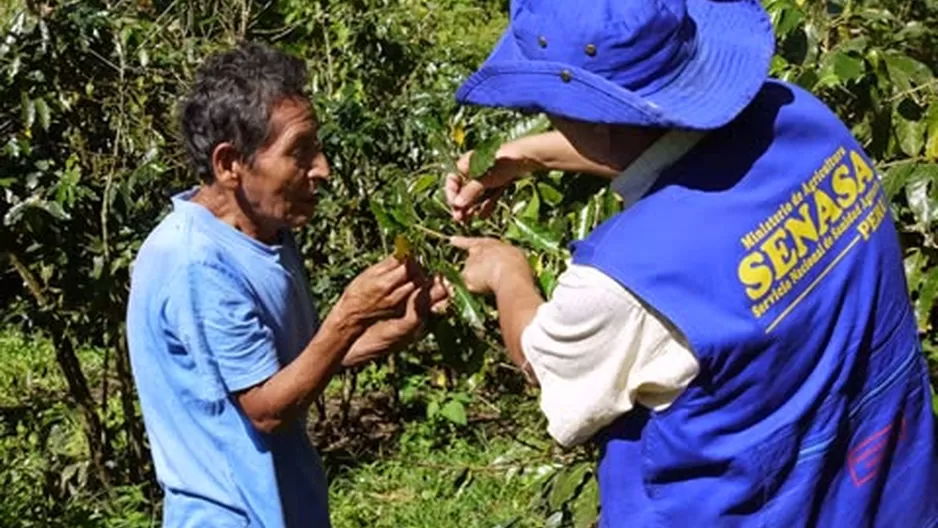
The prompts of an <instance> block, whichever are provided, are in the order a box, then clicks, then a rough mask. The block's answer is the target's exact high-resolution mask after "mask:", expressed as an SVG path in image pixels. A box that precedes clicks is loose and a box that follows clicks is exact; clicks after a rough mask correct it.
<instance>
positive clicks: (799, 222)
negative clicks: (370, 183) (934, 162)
mask: <svg viewBox="0 0 938 528" xmlns="http://www.w3.org/2000/svg"><path fill="white" fill-rule="evenodd" d="M773 51H774V36H773V30H772V26H771V24H770V21H769V18H768V16H767V14H766V12H765V11H764V10H763V8H762V7H761V6H760V4H759V2H758V1H756V0H736V1H727V0H723V1H717V0H657V1H648V0H595V1H593V2H587V3H584V2H578V1H573V0H527V1H513V2H512V3H511V13H510V25H509V27H508V30H507V31H506V32H505V34H504V36H503V37H502V38H501V40H500V41H499V42H498V44H497V46H496V47H495V49H494V51H493V52H492V53H491V55H490V57H489V58H488V60H487V61H486V62H485V64H483V65H482V67H481V68H480V69H479V71H477V72H476V73H474V74H473V75H472V76H471V77H470V78H469V79H468V80H467V81H466V82H465V83H464V84H463V85H462V86H461V87H460V89H459V91H458V92H457V100H458V101H460V102H461V103H466V104H474V105H482V106H489V107H501V108H512V109H519V110H524V111H533V112H542V113H545V114H546V115H548V116H549V118H550V120H551V123H552V124H553V128H554V130H553V131H551V132H548V133H545V134H540V135H536V136H531V137H526V138H522V139H520V140H517V141H514V142H511V143H508V144H505V145H503V146H502V147H501V148H500V149H499V151H498V153H497V155H496V157H497V161H496V164H495V166H494V167H493V168H492V169H491V170H490V171H489V172H488V173H487V174H485V175H484V176H483V177H482V178H481V179H478V180H471V179H469V178H468V177H467V173H468V163H467V162H468V155H467V156H464V157H463V158H462V159H461V160H460V162H459V163H458V166H459V167H460V171H461V172H462V174H455V175H450V176H449V177H448V179H447V184H446V193H447V199H448V200H449V202H450V205H451V207H452V214H453V217H454V219H456V220H457V221H465V220H466V219H467V218H470V217H472V216H473V215H485V214H487V213H488V212H490V211H491V208H492V204H493V203H494V200H495V199H497V193H498V190H499V189H501V188H503V187H504V186H506V185H507V184H509V183H510V182H511V181H512V180H514V179H515V178H516V177H518V176H519V175H520V174H523V173H526V172H529V171H531V170H534V169H552V170H565V171H573V172H583V173H589V174H594V175H597V176H601V177H605V178H608V179H609V180H610V182H611V186H612V189H613V190H614V191H615V192H617V193H618V194H619V195H620V196H621V197H622V200H623V202H624V203H623V210H622V211H621V212H620V213H619V214H617V215H615V216H614V217H612V218H611V219H610V220H608V221H606V222H604V223H602V224H601V225H600V226H599V227H598V228H597V229H596V230H595V231H593V232H592V233H591V234H590V235H589V236H588V237H586V238H585V239H584V240H582V241H579V242H577V243H575V244H574V245H573V247H572V254H573V258H572V262H571V264H570V266H569V268H568V269H567V270H566V271H565V272H564V273H563V275H562V276H561V277H560V278H559V281H558V285H557V287H556V289H555V291H554V292H553V294H552V296H551V298H550V300H548V301H546V302H545V301H544V300H543V299H542V297H541V296H540V294H539V293H538V290H537V288H536V287H535V283H534V281H533V279H532V272H531V269H530V268H529V266H528V263H527V261H526V259H525V256H524V254H523V253H522V252H521V251H520V250H518V249H516V248H513V247H512V246H510V245H508V244H506V243H503V242H500V241H497V240H493V239H485V238H454V239H453V243H454V244H455V245H456V246H458V247H461V248H463V249H465V250H466V251H467V259H466V264H465V269H464V271H463V274H464V279H465V281H466V284H467V285H468V286H469V288H470V289H471V290H472V291H475V292H479V293H490V294H493V295H494V297H495V300H496V303H497V307H498V310H499V316H500V323H501V328H502V334H503V338H504V341H505V345H506V348H507V350H508V354H509V356H510V357H511V358H512V360H513V361H514V362H515V363H516V364H517V365H518V366H519V367H520V368H522V369H524V370H525V371H526V372H527V373H528V375H529V376H531V377H532V378H533V381H534V382H536V383H537V384H539V385H540V388H541V397H540V398H541V399H540V405H541V409H542V410H543V412H544V414H545V415H546V416H547V418H548V424H549V425H548V431H549V433H550V434H551V435H552V436H553V437H554V438H555V439H556V440H557V441H558V442H559V443H561V444H563V445H575V444H578V443H581V442H585V441H588V440H593V441H595V442H596V443H597V444H598V446H599V448H600V459H599V463H598V479H599V487H600V503H601V515H600V525H601V526H603V527H620V526H621V527H626V526H628V527H643V526H675V527H684V526H831V527H847V526H851V527H853V526H896V527H899V526H901V527H909V528H911V527H932V526H936V525H938V451H936V430H935V419H934V416H933V414H932V410H931V406H930V394H929V393H930V388H929V382H928V374H927V370H926V365H925V362H924V358H923V354H922V350H921V345H920V342H919V340H918V335H917V329H916V325H915V322H914V318H913V314H912V310H911V308H910V300H909V296H908V292H907V288H906V283H905V278H904V271H903V265H902V253H901V250H900V246H899V241H898V237H897V233H896V229H895V227H894V225H893V222H892V218H891V216H890V212H889V205H888V203H887V197H886V196H885V194H884V192H883V187H882V185H881V184H880V181H879V177H878V175H877V173H876V171H875V169H874V168H873V167H874V166H873V163H872V162H871V160H870V159H869V158H868V157H867V155H866V154H865V153H864V151H863V149H862V148H861V146H860V145H859V144H858V143H857V141H855V139H854V138H853V137H851V134H850V132H849V130H848V129H847V128H846V127H845V126H844V124H843V123H842V122H841V121H840V120H839V119H838V118H837V117H836V116H835V115H834V114H833V113H832V112H831V111H830V110H829V109H828V108H827V107H825V105H824V104H822V103H821V102H820V101H819V100H818V99H816V98H815V97H814V96H812V95H811V94H810V93H808V92H806V91H805V90H803V89H801V88H799V87H797V86H794V85H791V84H788V83H786V82H782V81H779V80H775V79H772V78H769V77H768V69H769V63H770V61H771V58H772V55H773Z"/></svg>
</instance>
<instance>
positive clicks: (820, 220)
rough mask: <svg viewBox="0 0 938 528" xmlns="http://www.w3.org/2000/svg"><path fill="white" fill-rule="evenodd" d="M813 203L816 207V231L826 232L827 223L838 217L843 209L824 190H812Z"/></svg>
mask: <svg viewBox="0 0 938 528" xmlns="http://www.w3.org/2000/svg"><path fill="white" fill-rule="evenodd" d="M814 205H815V208H816V209H817V227H818V233H820V234H822V235H823V234H824V233H827V228H828V225H829V224H830V223H831V222H833V221H836V220H837V219H838V218H840V215H841V214H842V213H843V212H844V211H843V209H841V208H840V207H837V204H835V203H834V200H832V199H831V197H830V196H828V195H827V193H826V192H824V191H822V190H820V189H818V190H816V191H814Z"/></svg>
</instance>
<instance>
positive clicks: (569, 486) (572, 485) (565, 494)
mask: <svg viewBox="0 0 938 528" xmlns="http://www.w3.org/2000/svg"><path fill="white" fill-rule="evenodd" d="M589 472H590V465H589V464H588V463H586V462H583V463H581V464H579V465H577V466H574V467H572V468H564V469H561V470H560V471H558V472H557V476H556V477H554V482H553V485H552V486H551V489H550V497H549V498H548V499H547V504H548V505H549V506H550V508H551V509H552V510H559V509H560V508H562V507H563V506H564V505H565V504H566V503H567V502H569V501H571V500H573V498H574V497H575V496H576V492H577V490H578V489H579V488H580V484H582V483H583V479H584V478H586V476H587V474H588V473H589Z"/></svg>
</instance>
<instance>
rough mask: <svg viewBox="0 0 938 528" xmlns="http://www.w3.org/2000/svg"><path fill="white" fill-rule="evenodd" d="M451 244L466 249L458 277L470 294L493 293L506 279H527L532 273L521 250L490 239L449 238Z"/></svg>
mask: <svg viewBox="0 0 938 528" xmlns="http://www.w3.org/2000/svg"><path fill="white" fill-rule="evenodd" d="M451 242H452V244H453V245H454V246H456V247H458V248H460V249H464V250H466V251H467V252H468V256H467V258H466V264H465V267H464V268H463V272H462V278H463V281H464V282H465V283H466V288H467V289H468V290H469V291H470V292H472V293H480V294H487V293H497V292H498V291H499V290H500V289H501V285H503V284H506V283H507V282H506V281H512V280H518V279H520V280H530V278H531V275H532V272H531V266H530V265H529V264H528V260H527V258H525V256H524V253H523V252H522V251H521V250H520V249H518V248H516V247H514V246H512V245H510V244H506V243H504V242H501V241H499V240H495V239H493V238H466V237H453V238H452V239H451Z"/></svg>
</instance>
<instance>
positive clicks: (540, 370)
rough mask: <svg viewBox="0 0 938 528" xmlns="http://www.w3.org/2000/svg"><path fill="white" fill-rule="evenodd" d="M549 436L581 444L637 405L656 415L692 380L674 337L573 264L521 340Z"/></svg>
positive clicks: (612, 286) (662, 323)
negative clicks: (538, 388) (538, 390)
mask: <svg viewBox="0 0 938 528" xmlns="http://www.w3.org/2000/svg"><path fill="white" fill-rule="evenodd" d="M521 342H522V349H523V351H524V355H525V358H526V359H527V360H528V362H529V363H530V364H531V367H532V369H533V371H534V373H535V376H536V377H537V380H538V383H539V384H540V386H541V396H540V406H541V410H542V412H543V413H544V414H545V416H546V417H547V419H548V433H550V435H551V436H552V437H553V438H554V439H555V440H556V441H557V442H558V443H560V444H561V445H564V446H572V445H576V444H579V443H582V442H584V441H586V440H588V439H589V438H590V437H592V436H593V435H594V434H596V433H597V432H598V431H599V430H600V429H602V428H603V427H605V426H606V425H608V424H610V423H612V422H613V421H614V420H615V419H616V418H618V417H619V416H621V415H623V414H625V413H627V412H629V411H630V410H631V409H632V408H633V407H634V406H635V405H636V404H640V405H643V406H645V407H648V408H651V409H655V410H662V409H664V408H666V407H668V406H669V405H670V404H671V402H673V401H674V399H675V398H677V397H678V396H679V395H680V394H681V392H683V390H684V389H685V388H686V387H687V386H688V384H689V383H690V382H691V381H692V380H693V379H694V377H696V375H697V372H698V369H699V366H698V362H697V359H696V357H695V356H694V355H693V353H692V352H691V351H690V349H689V347H688V346H687V345H686V344H685V343H684V340H683V338H682V336H681V335H680V333H679V332H678V331H677V330H675V329H673V327H671V325H670V324H669V323H668V322H667V321H666V320H664V319H663V318H662V317H660V316H659V315H657V314H656V313H655V312H653V311H651V310H649V309H646V308H645V307H644V306H643V305H642V303H641V302H640V301H639V300H638V299H637V298H636V297H635V296H634V295H632V294H631V293H630V292H629V291H628V290H627V289H625V288H623V287H622V286H621V285H620V284H619V283H618V282H616V281H615V280H613V279H612V278H611V277H609V276H608V275H606V274H604V273H602V272H600V271H599V270H597V269H595V268H591V267H586V266H577V265H574V266H571V267H570V268H569V269H568V270H567V271H565V272H564V273H563V274H562V275H561V276H560V278H559V280H558V284H557V287H556V289H555V290H554V293H553V296H552V298H551V299H550V301H548V302H546V303H544V304H542V305H541V307H540V308H539V309H538V312H537V314H536V316H535V317H534V320H533V321H532V322H531V324H530V325H528V327H527V328H526V329H525V331H524V332H523V334H522V338H521Z"/></svg>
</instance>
